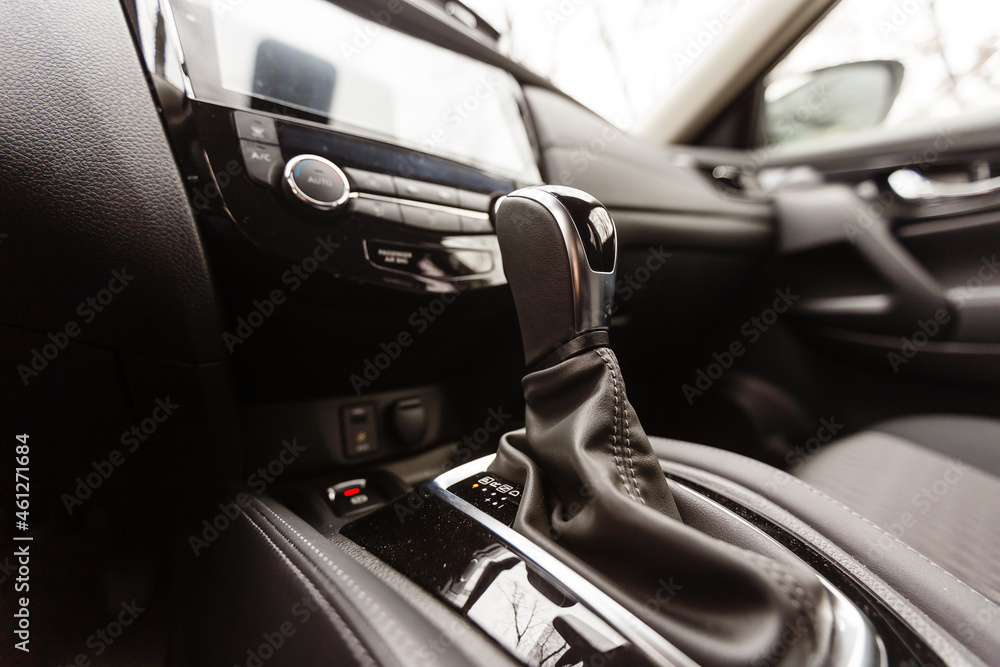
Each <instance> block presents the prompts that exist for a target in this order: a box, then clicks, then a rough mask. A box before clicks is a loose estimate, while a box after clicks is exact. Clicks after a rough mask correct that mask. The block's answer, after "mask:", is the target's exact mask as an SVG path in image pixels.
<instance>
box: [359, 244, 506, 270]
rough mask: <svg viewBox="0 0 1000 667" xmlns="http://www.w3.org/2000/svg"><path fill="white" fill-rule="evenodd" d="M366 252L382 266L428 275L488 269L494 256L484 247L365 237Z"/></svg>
mask: <svg viewBox="0 0 1000 667" xmlns="http://www.w3.org/2000/svg"><path fill="white" fill-rule="evenodd" d="M364 246H365V254H366V255H367V257H368V261H369V262H371V263H372V265H374V266H376V267H377V268H380V269H387V270H391V271H402V272H405V273H412V274H415V275H421V276H427V277H428V278H438V279H441V278H445V279H447V278H460V277H462V276H472V275H478V274H483V273H489V272H490V271H492V270H493V267H494V263H493V256H492V255H491V253H489V252H487V251H483V250H465V249H453V248H444V247H440V246H437V247H435V246H421V245H410V244H405V243H393V242H391V241H376V240H373V239H366V240H365V242H364Z"/></svg>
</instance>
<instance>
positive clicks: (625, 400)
mask: <svg viewBox="0 0 1000 667" xmlns="http://www.w3.org/2000/svg"><path fill="white" fill-rule="evenodd" d="M616 362H617V359H616ZM616 365H617V366H618V370H619V372H620V371H621V369H622V366H621V363H620V362H618V363H616ZM625 392H626V389H625V386H624V383H622V403H623V404H624V405H623V406H622V413H623V414H624V415H625V451H626V452H628V468H629V472H630V473H631V475H632V484H633V485H634V486H635V495H636V497H637V498H638V499H639V502H641V503H642V504H643V505H645V504H646V501H645V499H643V497H642V493H641V492H640V491H639V480H638V479H636V477H635V462H634V461H633V460H632V441H631V437H630V434H629V429H628V396H626V394H625Z"/></svg>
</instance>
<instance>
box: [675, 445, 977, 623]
mask: <svg viewBox="0 0 1000 667" xmlns="http://www.w3.org/2000/svg"><path fill="white" fill-rule="evenodd" d="M682 444H686V445H688V446H689V447H702V448H705V449H712V450H714V451H715V452H716V453H717V454H723V455H725V456H728V457H730V458H734V459H738V460H740V461H742V462H746V461H749V462H750V463H752V464H754V465H755V466H757V467H759V468H764V469H766V470H768V471H771V470H776V471H778V472H781V473H782V474H785V475H788V477H789V478H790V479H791V480H792V481H793V482H795V483H796V484H799V485H800V486H802V487H804V488H806V489H808V490H809V491H812V492H813V493H815V494H816V495H818V496H820V497H821V498H824V499H825V500H828V501H830V502H831V503H833V504H834V505H837V506H838V507H840V508H842V509H844V510H846V511H848V512H850V513H851V514H853V515H854V516H856V517H857V518H859V519H861V520H862V521H864V522H865V523H866V524H868V525H869V526H871V527H872V528H874V529H875V530H877V531H878V532H880V533H882V534H883V535H888V536H889V537H891V538H892V540H893V541H894V542H896V543H898V544H900V545H901V546H903V547H905V548H906V549H907V550H909V551H912V552H913V553H914V554H916V555H917V556H918V557H919V558H921V559H922V560H924V561H927V562H928V563H930V564H931V565H932V566H933V567H935V568H937V569H938V570H940V571H941V572H942V573H944V574H945V575H947V576H948V577H950V578H951V579H954V580H955V581H957V582H958V583H960V584H962V585H963V586H965V587H966V588H968V589H969V590H970V591H971V592H973V593H975V594H976V595H978V596H979V597H981V598H982V599H983V600H985V601H986V602H989V603H990V604H996V603H995V602H993V601H992V600H990V599H989V598H987V597H985V596H984V595H983V594H982V593H980V592H979V591H977V590H976V589H975V588H973V587H972V586H970V585H969V584H967V583H965V582H964V581H962V580H961V579H959V578H958V577H956V576H955V575H954V574H952V573H951V572H949V571H948V570H946V569H944V568H943V567H941V566H940V565H938V564H937V563H935V562H934V561H932V560H931V559H930V558H928V557H927V556H925V555H923V554H922V553H920V552H919V551H917V550H916V549H914V548H913V547H911V546H910V545H909V544H907V543H906V542H903V541H902V540H900V539H899V538H898V537H896V536H895V535H893V534H892V533H890V532H888V531H886V530H885V529H883V528H882V527H881V526H879V525H877V524H874V523H872V522H871V521H869V520H868V519H866V518H865V517H863V516H861V515H860V514H858V513H857V512H855V511H854V510H853V509H851V508H850V507H848V506H847V505H845V504H844V503H842V502H840V501H839V500H837V499H836V498H832V497H830V496H828V495H827V494H825V493H823V492H822V491H820V490H819V489H817V488H815V487H813V486H811V485H809V484H806V483H805V482H803V481H802V480H801V479H799V478H798V477H795V476H794V475H789V474H788V473H787V472H784V471H783V470H778V469H777V468H774V467H772V466H769V465H767V464H766V463H762V462H760V461H757V460H756V459H751V458H749V457H747V456H743V455H741V454H736V453H735V452H727V451H725V450H723V449H719V450H716V449H715V448H713V447H708V446H707V445H699V444H696V443H682Z"/></svg>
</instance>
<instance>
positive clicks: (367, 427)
mask: <svg viewBox="0 0 1000 667" xmlns="http://www.w3.org/2000/svg"><path fill="white" fill-rule="evenodd" d="M341 420H342V422H343V425H344V456H346V457H347V458H357V457H362V456H367V455H368V454H374V453H376V452H378V451H379V450H381V443H380V442H379V437H378V411H377V410H376V409H375V404H374V403H360V404H356V405H349V406H347V407H345V408H344V409H343V410H342V411H341Z"/></svg>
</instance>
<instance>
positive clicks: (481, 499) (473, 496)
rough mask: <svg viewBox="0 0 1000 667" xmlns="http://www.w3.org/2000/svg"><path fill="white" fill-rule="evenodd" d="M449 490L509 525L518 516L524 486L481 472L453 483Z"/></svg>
mask: <svg viewBox="0 0 1000 667" xmlns="http://www.w3.org/2000/svg"><path fill="white" fill-rule="evenodd" d="M448 490H449V491H451V492H452V493H454V494H455V495H456V496H458V497H459V498H461V499H462V500H466V501H468V502H469V503H471V504H472V505H474V506H475V507H476V508H478V509H480V510H482V511H484V512H486V513H487V514H489V515H490V516H491V517H493V518H494V519H496V520H497V521H500V522H502V523H503V524H504V525H507V526H509V525H511V524H512V523H514V517H516V516H517V507H518V505H519V504H520V503H521V492H522V490H523V487H521V485H520V484H515V483H513V482H508V481H507V480H505V479H503V478H502V477H497V476H496V475H488V474H486V473H479V474H476V475H473V476H472V477H467V478H465V479H463V480H462V481H461V482H456V483H455V484H452V485H451V486H450V487H448Z"/></svg>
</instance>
